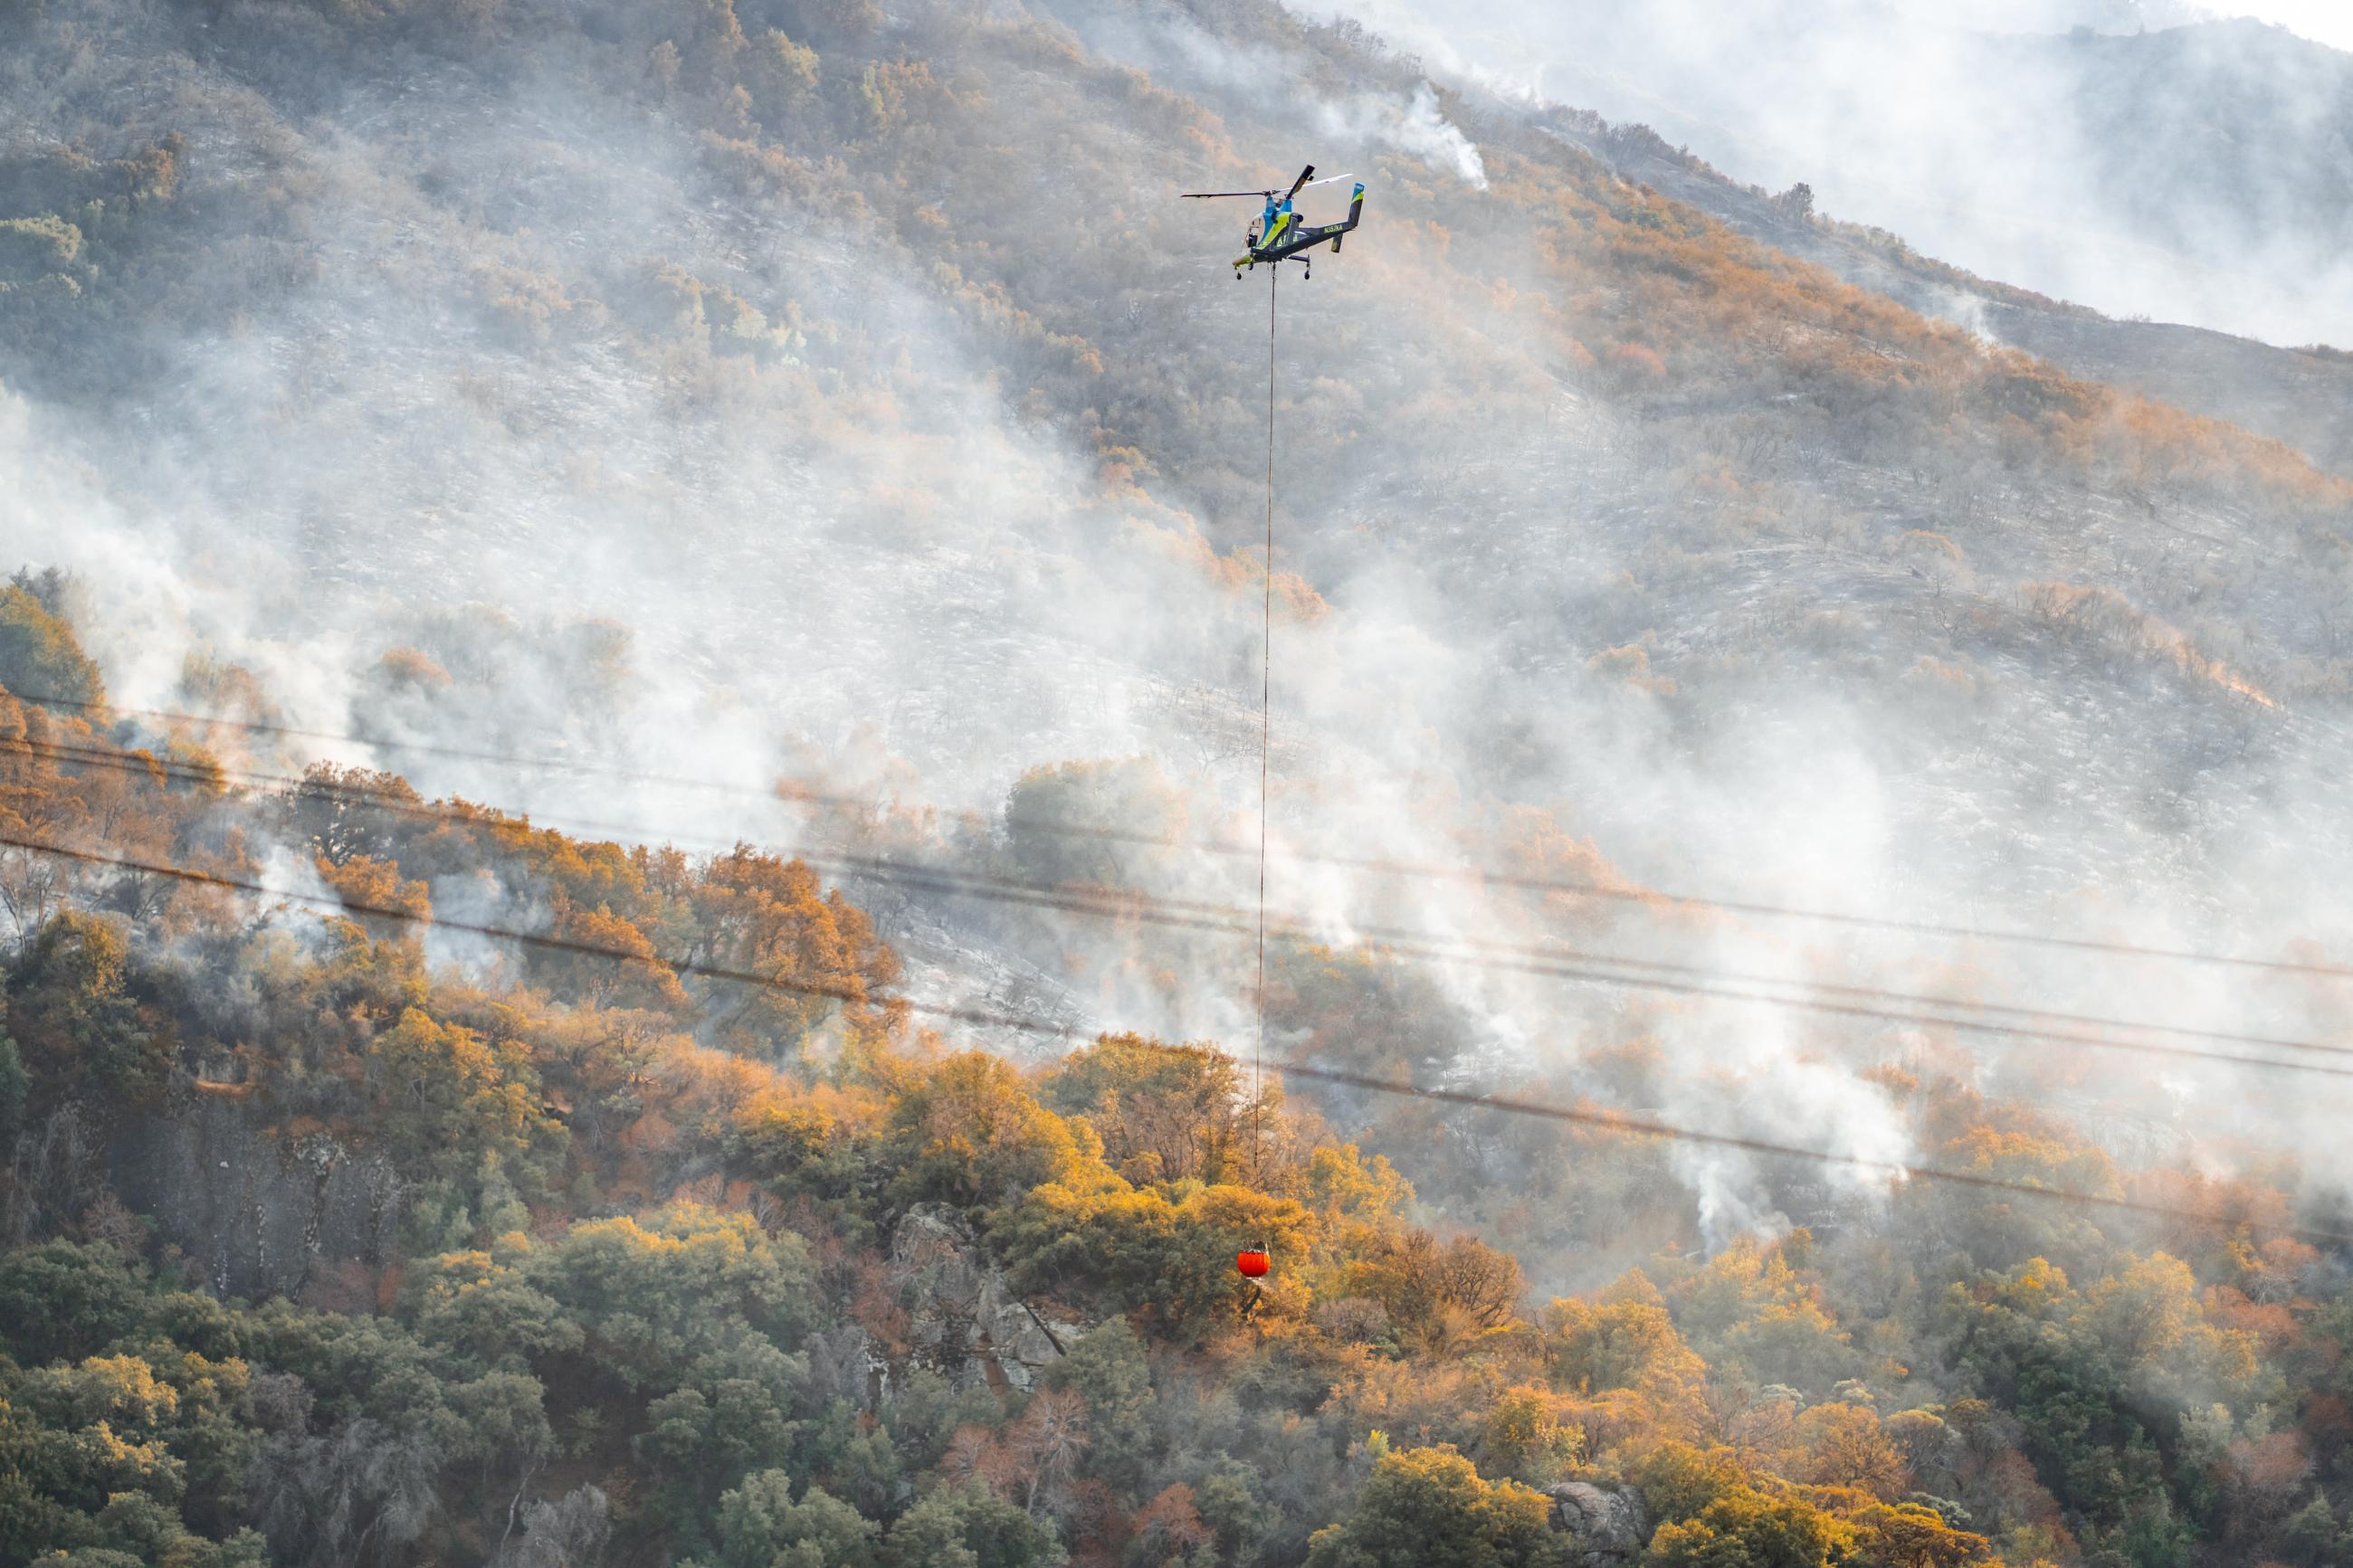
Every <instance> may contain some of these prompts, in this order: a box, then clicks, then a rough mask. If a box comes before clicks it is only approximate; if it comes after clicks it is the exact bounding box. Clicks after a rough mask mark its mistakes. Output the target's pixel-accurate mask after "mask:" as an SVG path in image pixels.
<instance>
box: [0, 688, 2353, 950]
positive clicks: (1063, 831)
mask: <svg viewBox="0 0 2353 1568" xmlns="http://www.w3.org/2000/svg"><path fill="white" fill-rule="evenodd" d="M14 695H16V696H17V697H19V698H21V699H22V700H25V701H27V702H35V703H38V704H40V705H41V706H43V707H47V708H54V709H58V710H66V711H69V712H81V713H86V714H90V715H92V716H94V717H98V718H105V717H109V716H112V717H121V718H137V719H146V720H152V721H155V722H158V723H164V724H187V725H192V726H200V727H201V726H212V727H217V728H220V729H227V730H236V731H244V732H248V733H252V734H264V735H275V736H278V737H280V738H282V739H289V740H309V741H321V742H328V743H331V744H336V745H351V746H367V747H371V748H374V749H376V750H380V751H389V752H406V753H410V754H413V755H417V756H430V757H446V758H449V759H451V760H453V761H461V762H475V763H490V764H491V765H494V766H499V767H505V768H524V769H533V770H538V771H542V772H549V773H573V774H577V775H581V776H586V777H597V778H617V779H626V780H628V781H630V782H633V783H637V784H653V785H659V786H661V787H664V788H670V789H689V790H696V791H703V792H709V793H712V794H718V795H733V796H738V797H742V798H746V799H754V800H763V801H768V802H776V801H783V802H784V803H786V804H787V805H822V806H831V807H838V808H841V809H845V810H856V811H867V810H871V809H872V808H873V806H874V805H875V802H874V801H873V799H871V797H864V796H856V795H839V794H835V793H831V792H828V791H826V790H823V789H820V788H818V787H817V786H816V784H813V783H812V782H811V781H807V780H798V779H789V778H787V779H783V780H779V781H778V784H776V786H775V787H770V788H754V787H752V786H750V785H746V784H729V783H727V782H725V781H723V780H719V779H709V778H698V777H694V776H691V775H687V774H680V773H655V772H650V771H647V770H642V769H635V768H619V767H614V766H611V765H609V764H606V763H591V762H585V761H581V760H578V759H575V758H567V757H547V756H538V757H531V756H517V755H514V754H512V753H511V752H493V751H484V750H480V749H477V748H474V747H467V746H451V745H446V744H443V743H440V742H429V741H416V740H406V739H403V738H401V737H398V736H393V735H372V734H351V733H346V732H343V731H332V730H311V729H305V728H301V727H300V726H296V725H290V724H280V723H273V722H269V721H262V720H256V719H232V718H228V717H227V716H226V715H221V714H205V713H185V712H180V711H177V710H170V709H157V708H115V707H110V706H108V705H106V704H103V703H93V702H82V701H77V700H72V699H69V698H59V697H43V696H35V695H31V694H28V693H24V692H17V693H14ZM919 804H920V803H919ZM935 815H938V816H944V817H947V818H949V819H951V820H958V821H963V822H966V823H968V824H970V825H972V826H977V827H982V828H991V827H994V826H996V820H995V818H993V817H991V816H988V815H987V813H983V812H976V811H963V810H955V809H952V808H939V809H937V810H936V811H935ZM1031 826H1036V827H1038V828H1039V830H1041V831H1044V832H1048V833H1052V834H1056V835H1060V836H1065V837H1085V838H1092V839H1099V840H1103V841H1106V842H1111V843H1119V844H1134V845H1138V846H1142V847H1153V848H1192V849H1198V850H1200V851H1203V852H1204V853H1208V854H1214V855H1226V856H1249V855H1253V854H1258V853H1261V852H1264V853H1268V854H1277V855H1280V856H1281V857H1282V858H1284V859H1290V860H1298V861H1303V862H1306V863H1309V864H1315V865H1328V866H1338V867H1342V868H1346V869H1349V870H1356V871H1364V872H1367V873H1370V874H1373V875H1377V876H1384V877H1398V878H1409V879H1427V880H1440V881H1453V882H1462V883H1468V884H1470V885H1472V886H1474V887H1482V888H1504V889H1512V890H1514V891H1516V892H1530V893H1544V894H1551V893H1559V894H1566V895H1569V896H1573V897H1577V898H1585V899H1598V900H1611V901H1615V902H1620V903H1629V904H1635V905H1639V906H1641V907H1643V908H1646V909H1650V910H1662V909H1666V908H1682V909H1689V910H1714V911H1716V912H1718V913H1723V914H1734V915H1745V916H1750V917H1754V918H1757V919H1761V920H1780V921H1800V922H1806V923H1811V924H1820V925H1831V926H1838V927H1841V928H1844V929H1848V930H1856V931H1884V932H1890V933H1894V934H1897V935H1905V936H1920V937H1931V938H1936V939H1937V940H1940V941H1950V942H2000V943H2005V944H2012V945H2020V946H2030V947H2043V948H2051V949H2055V950H2058V951H2062V952H2092V953H2099V954H2103V955H2105V956H2108V957H2115V958H2125V959H2133V960H2145V961H2159V962H2167V963H2193V964H2209V965H2215V966H2219V967H2223V968H2232V969H2243V970H2252V971H2258V972H2263V973H2276V974H2295V975H2304V976H2307V977H2311V978H2316V979H2325V980H2353V964H2344V963H2322V962H2317V961H2314V960H2307V959H2286V958H2263V957H2259V956H2257V955H2255V954H2253V953H2232V952H2204V951H2200V950H2198V949H2192V948H2175V947H2162V946H2157V945H2153V944H2149V943H2145V942H2121V941H2113V940H2109V939H2106V938H2102V937H2088V936H2073V935H2069V934H2067V933H2064V932H2058V931H2027V930H2021V929H2017V928H2006V927H2000V926H1979V925H1960V924H1953V923H1947V922H1939V921H1924V920H1906V919H1901V918H1897V917H1894V916H1886V915H1868V914H1862V913H1858V912H1855V911H1853V910H1828V909H1820V908H1814V907H1810V906H1805V905H1795V904H1778V903H1771V902H1767V901H1760V900H1743V899H1730V898H1722V897H1717V896H1715V895H1711V894H1705V893H1694V892H1676V891H1673V890H1671V889H1659V888H1642V887H1624V886H1617V885H1613V884H1610V883H1605V882H1599V881H1594V880H1591V879H1581V880H1579V879H1565V878H1553V877H1531V876H1523V875H1519V874H1515V873H1510V872H1504V871H1499V870H1496V869H1494V868H1488V867H1482V866H1477V865H1454V866H1450V865H1440V864H1436V863H1432V862H1428V861H1412V860H1397V859H1391V858H1382V857H1377V856H1355V855H1339V854H1334V853H1330V852H1328V851H1318V850H1312V849H1302V848H1293V847H1285V848H1282V849H1280V850H1274V849H1271V848H1268V847H1264V846H1261V847H1257V848H1253V847H1252V846H1250V845H1248V844H1234V843H1229V842H1226V841H1222V840H1219V839H1214V838H1194V839H1178V838H1171V837H1166V836H1164V835H1160V834H1150V833H1137V832H1133V831H1129V830H1126V829H1122V828H1117V827H1113V826H1108V825H1105V824H1099V823H1068V822H1061V823H1058V822H1052V821H1041V822H1038V823H1035V824H1034V825H1031Z"/></svg>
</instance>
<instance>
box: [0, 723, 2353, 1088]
mask: <svg viewBox="0 0 2353 1568" xmlns="http://www.w3.org/2000/svg"><path fill="white" fill-rule="evenodd" d="M11 749H15V750H19V751H21V752H25V753H27V754H31V755H37V756H41V757H45V758H47V759H48V760H50V761H52V762H57V763H65V764H66V765H69V766H74V767H92V768H99V769H102V770H105V771H109V772H115V773H126V774H131V775H135V776H143V777H157V778H163V779H169V780H174V781H176V782H179V783H182V784H212V783H216V782H218V781H219V780H222V779H227V778H235V779H237V780H240V781H242V782H244V783H245V784H249V785H260V786H265V787H275V788H280V789H283V790H286V791H288V792H290V794H292V793H296V792H299V793H301V794H304V795H311V796H315V797H319V798H324V799H327V800H332V801H333V802H336V803H337V804H338V805H344V806H349V807H353V808H356V809H361V810H365V811H371V812H381V813H383V814H385V815H386V816H399V817H407V818H412V819H420V820H427V821H433V822H450V823H454V822H463V821H466V820H468V816H467V808H466V807H464V806H461V805H453V804H448V803H435V802H426V801H420V800H417V799H414V798H411V797H408V796H405V795H395V794H392V793H390V792H388V791H386V790H384V789H381V788H375V787H371V786H368V785H364V784H349V783H346V782H343V781H340V780H329V779H322V778H317V777H307V778H303V777H295V776H292V775H290V774H284V773H260V772H256V771H252V770H248V769H237V768H227V767H222V766H219V765H218V764H210V763H207V764H203V765H197V764H191V763H180V762H170V761H164V760H162V759H157V758H153V757H150V756H148V755H146V754H144V753H134V752H118V751H111V750H107V749H102V748H98V747H88V746H75V745H69V744H64V743H60V742H34V741H24V742H16V743H15V745H14V747H13V748H11ZM481 809H482V811H483V812H484V813H486V814H490V815H493V816H496V817H498V818H502V819H504V820H509V821H518V820H534V821H536V822H538V823H539V824H541V825H542V826H562V827H565V828H568V829H571V830H573V831H575V832H585V833H594V834H599V835H605V836H608V837H613V838H615V839H632V840H637V841H639V842H651V841H653V840H655V839H658V838H659V839H661V840H663V841H666V842H670V843H681V842H683V843H689V844H695V843H698V842H699V843H700V845H701V847H705V848H712V849H714V850H716V849H723V848H724V847H725V846H724V845H723V844H721V843H720V842H719V841H718V840H714V839H702V840H700V841H698V840H696V839H694V838H692V837H690V836H681V835H676V834H670V833H667V832H658V831H656V830H654V829H651V828H649V827H647V826H644V825H633V824H621V823H610V822H591V821H586V820H583V819H579V818H567V817H563V816H541V817H537V818H522V817H516V816H512V815H510V814H507V813H503V812H497V811H496V809H495V808H491V807H487V806H485V807H482V808H481ZM824 849H825V847H806V846H805V847H798V848H797V849H796V854H797V857H798V858H800V859H802V860H804V861H805V862H807V864H808V865H810V866H811V867H813V868H816V869H818V870H820V871H823V872H825V873H827V874H828V875H830V876H834V877H837V878H855V879H863V880H870V881H875V882H881V883H883V884H885V885H887V886H892V887H900V888H906V889H912V890H914V891H917V892H922V893H930V894H933V895H935V896H941V897H947V898H958V899H972V900H978V901H983V902H989V903H997V904H1005V905H1009V906H1013V907H1017V908H1025V909H1038V910H1050V911H1052V912H1055V913H1060V914H1070V915H1077V916H1084V917H1089V918H1093V919H1100V920H1105V921H1137V922H1141V923H1145V924H1150V925H1155V926H1159V927H1161V928H1163V929H1168V930H1176V931H1199V932H1204V933H1207V934H1210V935H1225V934H1230V935H1236V936H1247V935H1249V934H1250V932H1251V930H1252V928H1251V926H1250V924H1249V923H1248V921H1247V915H1246V911H1244V910H1238V909H1235V908H1233V907H1231V906H1229V905H1222V904H1215V903H1208V902H1205V901H1201V900H1186V899H1170V898H1164V897H1159V896H1156V895H1153V894H1149V893H1143V892H1135V891H1127V890H1114V889H1097V888H1089V887H1085V886H1081V885H1073V884H1050V883H1042V882H1028V881H1019V880H1016V879H1008V878H1002V877H993V876H988V875H986V874H984V873H978V872H971V871H964V870H959V869H956V868H951V867H940V866H924V865H921V864H915V863H911V862H906V861H902V860H895V859H889V858H878V857H874V856H871V855H866V854H861V853H858V852H856V851H855V850H854V849H843V848H839V847H836V852H835V853H830V854H828V853H825V852H824ZM1257 916H1258V920H1257V927H1256V930H1257V934H1258V937H1259V939H1260V941H1261V944H1262V943H1263V942H1264V939H1265V936H1266V935H1267V934H1268V933H1269V932H1270V931H1272V932H1277V933H1280V934H1282V935H1284V936H1287V937H1289V938H1290V939H1292V940H1293V941H1299V942H1304V941H1312V940H1314V936H1315V934H1316V928H1315V927H1314V925H1313V924H1312V923H1311V922H1310V921H1306V920H1304V919H1302V918H1300V917H1296V916H1289V915H1282V916H1278V915H1275V914H1273V913H1272V912H1271V910H1270V909H1269V907H1268V905H1267V903H1266V902H1265V900H1264V899H1263V897H1261V903H1260V907H1259V909H1258V910H1257ZM1353 930H1354V932H1355V935H1356V937H1357V938H1358V940H1359V942H1360V944H1361V945H1362V946H1363V947H1364V949H1365V951H1366V952H1370V953H1375V954H1377V955H1378V956H1380V957H1383V958H1387V959H1390V960H1396V961H1420V962H1424V963H1447V964H1456V965H1461V966H1464V967H1470V968H1479V969H1488V970H1500V971H1505V972H1512V973H1525V974H1530V975H1534V976H1537V977H1539V978H1544V979H1551V980H1557V981H1561V982H1564V983H1567V984H1588V985H1600V986H1605V987H1610V988H1614V989H1620V990H1631V991H1638V992H1649V993H1656V994H1664V995H1675V996H1688V997H1694V998H1698V999H1702V1000H1712V1001H1722V1002H1732V1003H1739V1004H1746V1005H1758V1006H1767V1007H1774V1008H1778V1009H1784V1010H1796V1011H1801V1012H1809V1013H1814V1014H1818V1015H1822V1016H1833V1017H1846V1018H1853V1019H1857V1020H1862V1021H1865V1022H1871V1023H1879V1024H1890V1025H1900V1026H1906V1027H1913V1028H1947V1029H1951V1030H1954V1031H1956V1032H1957V1033H1964V1034H1970V1035H1975V1036H1978V1037H1995V1038H2003V1039H2012V1040H2021V1041H2039V1042H2042V1043H2046V1044H2052V1045H2063V1046H2070V1047H2076V1048H2079V1049H2092V1050H2105V1051H2120V1052H2125V1053H2127V1054H2132V1055H2141V1056H2151V1057H2159V1058H2186V1059H2191V1060H2201V1061H2209V1062H2215V1063H2220V1064H2223V1065H2226V1066H2231V1067H2234V1068H2255V1069H2259V1070H2271V1071H2279V1072H2291V1073H2309V1074H2318V1075H2321V1076H2325V1077H2332V1078H2353V1067H2344V1066H2331V1065H2328V1064H2327V1063H2321V1062H2312V1061H2294V1060H2282V1059H2278V1058H2269V1057H2258V1056H2249V1055H2246V1054H2244V1053H2243V1052H2242V1051H2217V1050H2210V1049H2200V1048H2198V1047H2190V1046H2182V1045H2166V1044H2162V1043H2159V1042H2158V1041H2155V1040H2151V1039H2147V1038H2117V1037H2115V1034H2114V1032H2115V1031H2122V1032H2124V1033H2126V1034H2127V1035H2135V1036H2148V1035H2163V1036H2170V1037H2174V1038H2177V1039H2189V1040H2204V1041H2210V1042H2213V1043H2216V1044H2221V1045H2227V1046H2238V1047H2253V1048H2257V1049H2274V1050H2289V1051H2305V1052H2312V1053H2318V1054H2322V1055H2327V1056H2335V1057H2347V1056H2353V1046H2346V1045H2338V1044H2332V1043H2329V1042H2326V1041H2317V1040H2303V1039H2295V1038H2291V1037H2280V1036H2272V1035H2258V1034H2253V1033H2249V1032H2246V1031H2242V1030H2230V1029H2219V1028H2201V1027H2197V1026H2189V1025H2183V1024H2160V1023H2152V1022H2148V1021H2146V1020H2137V1019H2126V1018H2114V1017H2107V1016H2098V1015H2093V1014H2085V1013H2073V1012H2066V1011H2063V1010H2060V1009H2055V1008H2048V1007H2027V1006H2017V1005H2006V1004H2002V1003H1996V1002H1989V1001H1985V1000H1982V999H1977V998H1968V997H1960V996H1949V995H1940V994H1933V993H1917V992H1908V991H1899V990H1893V989H1888V988H1883V987H1878V986H1865V985H1854V984H1841V983H1835V982H1830V981H1822V980H1810V979H1804V978H1800V977H1793V976H1787V975H1775V974H1767V973H1753V972H1744V971H1740V970H1733V969H1725V968H1722V967H1717V966H1711V965H1704V964H1695V963H1675V962H1672V961H1670V960H1664V959H1653V958H1643V957H1641V956H1638V955H1633V954H1626V953H1611V952H1590V951H1587V950H1583V949H1578V948H1573V947H1568V946H1567V945H1565V944H1562V943H1557V942H1493V941H1485V940H1482V939H1478V938H1474V937H1467V936H1461V935H1456V936H1452V937H1443V936H1439V935H1436V934H1435V933H1431V932H1428V931H1417V930H1413V929H1411V928H1405V927H1394V926H1385V925H1373V924H1358V925H1356V926H1355V927H1354V928H1353ZM1262 958H1263V949H1262V946H1261V959H1262ZM1735 985H1737V986H1744V987H1756V986H1764V987H1767V989H1766V990H1762V991H1759V990H1755V989H1738V990H1736V989H1729V988H1728V987H1731V986H1735ZM2003 1020H2008V1021H2003ZM2058 1025H2073V1026H2080V1027H2074V1028H2062V1027H2054V1026H2058ZM2086 1028H2088V1029H2094V1030H2100V1031H2105V1032H2104V1033H2097V1034H2093V1033H2085V1032H2084V1029H2086ZM1258 1074H1259V1068H1258V1067H1257V1064H1256V1061H1255V1058H1254V1061H1253V1083H1252V1088H1253V1089H1254V1090H1255V1089H1257V1087H1258V1081H1257V1080H1258Z"/></svg>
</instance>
